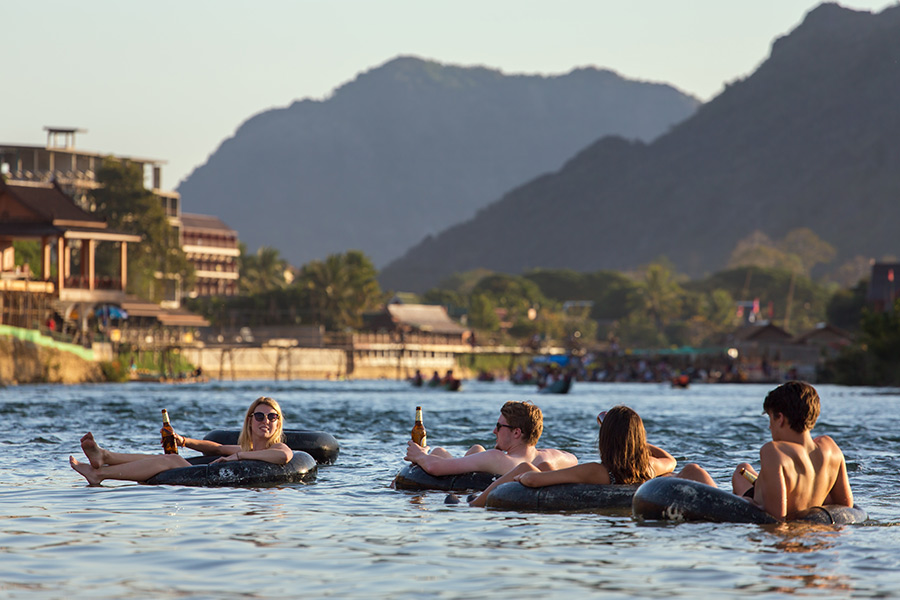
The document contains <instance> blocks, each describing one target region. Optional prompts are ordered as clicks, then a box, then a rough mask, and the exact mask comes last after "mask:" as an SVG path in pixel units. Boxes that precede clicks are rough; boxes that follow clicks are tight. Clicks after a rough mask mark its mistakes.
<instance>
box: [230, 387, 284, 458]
mask: <svg viewBox="0 0 900 600" xmlns="http://www.w3.org/2000/svg"><path fill="white" fill-rule="evenodd" d="M260 404H265V405H266V406H269V407H271V408H272V409H273V410H274V411H275V412H277V413H278V420H277V421H275V430H274V431H273V432H272V435H271V436H270V437H269V439H268V440H266V448H268V447H269V446H271V445H272V444H278V443H280V442H283V441H284V413H282V412H281V406H279V404H278V402H277V401H276V400H275V399H274V398H269V397H268V396H260V397H259V398H257V399H256V400H254V401H253V403H252V404H251V405H250V408H248V409H247V414H246V415H245V416H244V427H243V428H242V429H241V434H240V435H239V436H238V444H239V445H240V447H241V450H251V449H252V450H265V449H266V448H251V447H250V441H251V439H252V437H251V435H250V421H251V419H253V413H254V412H255V411H256V407H257V406H259V405H260Z"/></svg>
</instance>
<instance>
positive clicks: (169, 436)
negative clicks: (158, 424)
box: [159, 409, 178, 454]
mask: <svg viewBox="0 0 900 600" xmlns="http://www.w3.org/2000/svg"><path fill="white" fill-rule="evenodd" d="M162 417H163V426H162V429H160V430H159V433H160V435H161V436H162V447H163V452H165V453H166V454H178V444H176V443H175V430H174V429H172V424H171V423H169V413H168V412H167V411H166V409H162Z"/></svg>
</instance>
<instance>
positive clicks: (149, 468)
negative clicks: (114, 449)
mask: <svg viewBox="0 0 900 600" xmlns="http://www.w3.org/2000/svg"><path fill="white" fill-rule="evenodd" d="M69 465H70V466H71V467H72V468H73V469H75V470H76V471H78V472H79V473H81V475H82V476H83V477H84V478H85V479H87V482H88V484H90V485H100V483H101V482H102V481H103V480H105V479H119V480H122V481H147V480H148V479H150V478H151V477H153V476H154V475H156V474H157V473H162V472H163V471H168V470H169V469H176V468H178V467H189V466H191V463H189V462H188V461H186V460H185V459H183V458H182V457H180V456H178V455H177V454H152V455H143V458H142V459H141V460H131V461H128V462H124V463H119V464H113V465H106V466H101V467H100V468H94V467H93V466H91V465H90V464H89V463H81V462H78V461H77V460H75V457H74V456H70V457H69Z"/></svg>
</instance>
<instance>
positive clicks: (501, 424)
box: [494, 421, 515, 429]
mask: <svg viewBox="0 0 900 600" xmlns="http://www.w3.org/2000/svg"><path fill="white" fill-rule="evenodd" d="M501 427H509V428H510V429H515V427H513V426H512V425H504V424H503V423H501V422H500V421H497V427H495V428H494V429H500V428H501Z"/></svg>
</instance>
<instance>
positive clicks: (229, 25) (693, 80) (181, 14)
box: [0, 0, 895, 212]
mask: <svg viewBox="0 0 900 600" xmlns="http://www.w3.org/2000/svg"><path fill="white" fill-rule="evenodd" d="M818 4H819V3H818V2H812V1H809V0H751V1H738V0H618V1H616V2H613V1H607V0H556V1H553V2H551V1H549V0H547V1H536V0H453V1H452V2H450V1H445V0H328V1H326V0H277V1H276V0H253V1H252V2H251V1H243V2H239V1H237V0H152V1H151V0H81V1H77V2H74V1H72V0H27V1H19V2H13V1H12V0H7V1H5V2H3V5H2V6H0V24H2V31H3V35H2V39H3V50H2V56H3V61H2V64H3V67H4V68H3V72H2V75H0V144H2V143H15V144H29V145H41V144H44V143H45V142H46V133H45V132H44V129H43V128H44V126H54V127H78V128H82V129H86V130H87V133H85V134H80V135H79V136H78V138H77V148H79V149H82V150H89V151H93V152H100V153H110V154H122V155H129V156H136V157H142V158H153V159H158V160H163V161H166V164H165V165H164V167H163V188H164V189H168V190H172V189H175V188H176V187H177V186H178V183H179V182H180V181H181V180H182V179H183V178H185V177H186V176H187V175H188V174H189V173H190V172H191V171H192V170H193V169H194V168H195V167H197V166H200V165H201V164H203V163H204V162H205V161H206V159H207V158H208V156H209V155H210V154H212V153H213V152H214V151H215V150H216V148H217V147H218V146H219V144H220V143H221V142H222V141H223V140H225V139H227V138H228V137H231V136H232V135H233V134H234V132H235V130H236V129H237V128H238V127H239V126H240V124H241V123H242V122H244V121H245V120H246V119H248V118H249V117H251V116H253V115H254V114H257V113H259V112H262V111H265V110H267V109H270V108H280V107H285V106H288V105H289V104H291V103H292V102H293V101H295V100H301V99H304V98H314V99H323V98H326V97H327V96H328V95H330V94H331V92H332V91H333V90H334V89H335V88H337V87H339V86H340V85H342V84H344V83H346V82H348V81H350V80H352V79H354V78H355V77H356V75H357V74H359V73H361V72H363V71H367V70H369V69H371V68H372V67H376V66H378V65H381V64H384V63H385V62H387V61H389V60H391V59H392V58H394V57H396V56H399V55H413V56H418V57H421V58H426V59H431V60H436V61H439V62H442V63H447V64H455V65H463V66H468V65H482V66H486V67H490V68H495V69H499V70H501V71H503V72H505V73H528V74H538V73H539V74H561V73H566V72H568V71H570V70H572V69H573V68H576V67H583V66H595V67H598V68H607V69H611V70H613V71H616V72H617V73H619V74H620V75H622V76H623V77H627V78H630V79H639V80H645V81H654V82H663V83H669V84H671V85H673V86H675V87H677V88H678V89H680V90H682V91H684V92H687V93H690V94H693V95H694V96H697V97H698V98H700V99H701V100H704V101H706V100H709V99H711V98H713V97H714V96H715V95H716V94H718V93H719V92H720V91H721V90H722V88H723V86H724V84H725V83H727V82H731V81H734V80H735V79H739V78H742V77H744V76H746V75H748V74H750V73H751V72H752V71H753V70H754V69H755V68H756V67H757V66H758V65H759V64H760V63H761V62H762V61H763V60H765V58H766V57H767V56H768V54H769V50H770V47H771V44H772V41H773V40H774V39H776V38H777V37H780V36H782V35H785V34H787V33H789V32H790V31H791V30H792V29H793V28H794V27H796V26H797V25H798V24H799V23H800V22H801V21H802V20H803V17H804V15H805V14H806V13H807V12H808V11H809V10H810V9H812V8H813V7H815V6H816V5H818ZM840 4H842V5H843V6H845V7H847V8H852V9H856V10H869V11H872V12H879V11H880V10H881V9H883V8H884V7H886V6H890V5H892V4H895V2H894V1H891V2H886V1H884V0H846V1H844V2H841V3H840ZM183 209H184V211H185V212H191V207H190V206H189V205H186V206H184V207H183Z"/></svg>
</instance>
